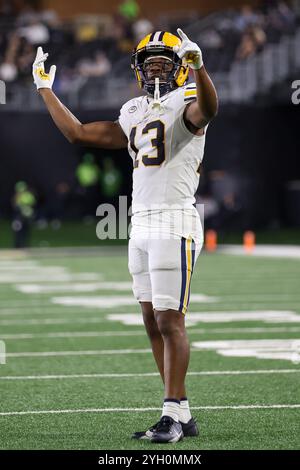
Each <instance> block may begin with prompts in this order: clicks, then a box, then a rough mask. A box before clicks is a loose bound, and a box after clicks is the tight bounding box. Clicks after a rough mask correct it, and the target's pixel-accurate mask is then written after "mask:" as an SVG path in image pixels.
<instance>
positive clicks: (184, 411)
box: [179, 398, 192, 424]
mask: <svg viewBox="0 0 300 470" xmlns="http://www.w3.org/2000/svg"><path fill="white" fill-rule="evenodd" d="M191 417H192V415H191V412H190V406H189V401H188V399H187V398H186V399H184V400H180V408H179V421H180V422H181V423H184V424H186V423H188V422H189V420H190V419H191Z"/></svg>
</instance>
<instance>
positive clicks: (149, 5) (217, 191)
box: [0, 0, 300, 450]
mask: <svg viewBox="0 0 300 470" xmlns="http://www.w3.org/2000/svg"><path fill="white" fill-rule="evenodd" d="M178 5H179V4H178V3H174V6H173V8H171V7H170V2H169V1H166V0H159V1H158V0H153V1H152V2H146V1H144V0H139V2H138V5H137V4H136V3H135V2H126V3H125V5H124V3H121V2H119V1H118V0H112V1H110V2H104V1H103V2H102V1H96V0H84V1H83V0H74V1H72V2H71V1H70V2H62V1H58V0H49V1H46V0H45V1H42V0H41V1H38V0H36V1H25V0H13V1H7V0H2V1H0V79H1V80H3V81H4V82H5V84H6V91H7V93H6V104H0V248H1V250H0V387H1V403H0V449H143V450H147V449H148V450H149V449H151V450H153V449H154V446H153V445H151V444H149V443H147V442H133V441H132V440H131V439H130V435H131V433H132V431H134V430H138V429H139V428H140V427H141V429H142V428H145V427H146V426H148V425H149V424H152V423H154V422H155V420H156V418H157V413H158V412H159V410H160V407H161V399H162V396H161V392H162V390H161V389H162V387H161V384H160V379H159V376H158V374H157V373H156V370H155V367H154V363H153V359H152V356H151V353H150V351H149V343H148V340H147V337H146V335H145V332H144V328H143V325H142V322H141V315H140V312H139V306H138V305H137V304H136V302H135V300H134V298H133V296H132V292H131V279H130V276H129V273H128V269H127V253H126V246H120V247H117V246H115V243H114V241H113V243H114V246H112V247H108V246H106V245H105V243H106V242H105V241H104V242H101V241H100V240H98V239H97V237H96V224H97V222H98V219H97V218H95V209H96V207H97V205H98V204H100V203H102V202H113V203H114V204H117V202H118V195H119V194H122V195H128V196H129V197H130V193H131V165H132V163H131V160H130V159H129V157H128V155H127V152H126V151H118V152H108V151H105V152H104V151H102V150H101V149H100V150H99V149H85V148H80V147H76V146H72V145H70V144H69V143H68V142H67V141H66V140H65V139H64V137H63V136H62V135H61V134H60V132H59V131H58V130H57V129H56V127H55V126H54V124H53V122H52V120H51V118H50V117H49V115H48V113H47V111H46V110H45V108H44V105H43V103H42V100H41V99H40V97H39V96H38V94H37V93H36V90H35V87H34V85H33V83H32V76H31V65H32V61H33V58H34V56H35V50H36V46H37V45H43V48H44V49H45V50H46V51H48V52H49V60H48V62H49V65H50V64H52V63H55V64H56V65H57V77H56V81H55V84H54V90H55V92H56V93H57V95H58V96H59V97H60V98H61V99H62V101H63V102H64V103H65V104H66V105H67V106H68V107H70V109H71V110H72V111H73V112H74V114H75V115H76V116H78V117H79V118H80V119H81V120H82V121H84V122H88V121H92V120H101V119H104V120H109V119H117V117H118V113H119V109H120V106H121V105H122V104H123V103H124V102H125V101H127V100H128V99H129V98H131V97H132V96H135V95H136V93H138V89H137V86H136V83H135V81H134V77H133V74H132V71H131V70H130V52H131V49H132V47H133V46H134V45H135V44H136V42H137V40H138V38H140V36H143V35H144V34H146V33H147V32H148V31H149V30H152V29H161V30H171V31H172V32H175V31H176V28H177V27H178V26H180V27H182V28H183V30H184V31H185V32H186V33H187V34H188V35H189V36H190V37H191V38H192V39H193V40H195V41H197V42H198V43H199V45H200V47H201V48H202V50H203V55H204V62H205V64H206V66H207V69H208V71H209V73H211V75H212V77H213V80H214V82H215V84H216V87H217V90H218V93H219V98H220V110H219V114H218V116H217V118H216V119H215V120H214V121H213V122H212V123H211V125H210V126H209V130H208V135H207V144H206V152H205V159H204V162H203V166H202V169H201V181H200V186H199V189H198V193H197V200H198V202H204V204H205V227H206V228H212V229H214V230H216V231H217V233H218V240H219V242H220V243H223V242H234V243H237V245H232V246H227V247H226V246H221V247H220V248H219V249H218V250H217V251H216V252H214V253H207V252H205V251H204V253H203V254H202V255H201V257H200V260H199V263H198V264H197V269H196V270H195V273H194V275H193V284H192V295H191V305H190V311H189V314H188V315H189V316H188V317H187V323H188V326H187V327H188V333H189V338H190V341H191V344H192V353H191V364H190V369H189V376H188V395H189V398H190V401H191V404H192V406H193V414H194V415H195V416H196V417H197V418H198V421H199V423H200V427H201V436H200V438H199V439H190V440H189V439H185V440H184V441H183V442H182V443H179V444H178V445H177V446H176V448H177V449H178V450H185V449H194V450H195V449H299V435H300V430H299V423H300V420H299V408H300V402H299V389H300V387H299V371H300V366H299V362H300V360H299V332H300V327H299V318H300V296H299V279H300V265H299V258H300V253H299V242H300V236H299V235H300V231H299V228H300V163H299V130H298V127H299V110H300V105H295V104H293V103H292V93H293V92H294V91H295V90H293V89H292V83H293V81H295V80H299V79H300V22H299V14H300V6H299V1H293V2H292V1H291V2H283V1H282V2H276V1H272V0H268V1H264V2H259V1H258V2H247V5H246V4H245V2H244V1H238V0H236V1H227V0H215V1H211V0H210V1H202V2H199V1H196V0H195V1H194V0H186V1H185V2H184V4H180V6H178ZM23 183H26V184H27V189H24V184H23ZM24 191H25V193H26V191H27V194H26V197H25V199H24ZM20 194H21V196H22V197H21V203H20V199H19V198H20ZM20 206H22V207H20ZM24 207H25V209H24ZM24 210H25V212H24ZM26 221H27V222H26ZM24 222H25V227H26V226H27V229H26V230H25V232H26V233H23V234H22V233H20V232H22V230H21V231H20V226H21V225H20V223H21V224H22V223H23V224H24ZM12 228H13V229H14V232H13V230H12ZM30 228H31V230H29V229H30ZM245 230H252V231H254V232H255V234H256V238H257V242H258V244H259V245H258V246H257V247H256V248H255V249H254V250H253V251H252V255H253V256H249V254H245V252H244V250H243V247H242V245H241V243H242V235H243V233H244V231H245ZM23 232H24V231H23ZM29 232H31V233H30V234H29ZM28 235H29V237H28V238H27V239H26V237H27V236H28ZM261 242H264V243H268V244H272V246H270V245H269V246H268V247H266V246H265V245H263V244H260V243H261ZM27 243H28V244H29V246H30V247H32V249H30V250H8V248H12V247H14V246H15V245H18V246H24V245H26V244H27ZM116 243H117V244H121V243H123V244H124V245H126V244H127V241H126V240H121V241H118V240H117V242H116ZM275 243H276V244H277V245H276V246H274V244H275ZM278 243H281V245H280V246H279V245H278ZM287 244H289V245H291V244H293V245H294V246H287ZM103 245H104V246H103ZM295 245H296V246H295ZM59 247H62V248H59ZM256 255H257V256H256ZM3 342H4V343H5V346H6V353H7V354H6V364H3V363H2V362H1V361H3V357H2V356H1V346H2V345H3ZM164 447H165V448H167V447H166V446H162V447H160V449H162V448H164ZM168 449H170V448H168Z"/></svg>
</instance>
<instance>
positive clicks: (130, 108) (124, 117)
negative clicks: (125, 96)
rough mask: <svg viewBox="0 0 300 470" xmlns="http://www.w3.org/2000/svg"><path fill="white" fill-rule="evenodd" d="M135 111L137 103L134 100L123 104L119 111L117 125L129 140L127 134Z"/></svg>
mask: <svg viewBox="0 0 300 470" xmlns="http://www.w3.org/2000/svg"><path fill="white" fill-rule="evenodd" d="M136 109H137V103H136V100H135V99H132V100H129V101H127V103H125V104H123V106H122V108H121V109H120V115H119V119H118V120H119V124H120V126H121V127H122V129H123V132H124V134H125V135H126V137H127V138H128V139H129V132H130V129H131V125H132V115H133V113H134V112H135V110H136Z"/></svg>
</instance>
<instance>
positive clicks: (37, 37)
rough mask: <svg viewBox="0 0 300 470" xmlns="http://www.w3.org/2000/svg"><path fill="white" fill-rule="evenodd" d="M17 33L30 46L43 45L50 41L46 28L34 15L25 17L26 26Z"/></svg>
mask: <svg viewBox="0 0 300 470" xmlns="http://www.w3.org/2000/svg"><path fill="white" fill-rule="evenodd" d="M17 33H18V34H19V36H20V37H23V38H25V39H27V41H28V42H29V43H30V44H32V45H43V44H46V43H47V42H48V41H49V39H50V35H49V30H48V28H47V26H45V25H44V24H43V23H42V22H41V21H40V19H39V17H38V15H37V14H35V13H32V14H31V15H28V16H27V21H26V25H25V26H23V27H21V28H19V29H18V30H17Z"/></svg>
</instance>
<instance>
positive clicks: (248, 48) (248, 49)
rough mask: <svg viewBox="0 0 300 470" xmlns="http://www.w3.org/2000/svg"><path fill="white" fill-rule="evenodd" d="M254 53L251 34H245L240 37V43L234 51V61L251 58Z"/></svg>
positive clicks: (253, 41) (254, 48) (254, 46)
mask: <svg viewBox="0 0 300 470" xmlns="http://www.w3.org/2000/svg"><path fill="white" fill-rule="evenodd" d="M255 52H256V42H255V39H254V37H253V35H252V34H251V33H245V34H243V36H242V40H241V43H240V45H239V47H238V49H237V51H236V59H237V60H244V59H247V58H248V57H251V56H252V55H254V54H255Z"/></svg>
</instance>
